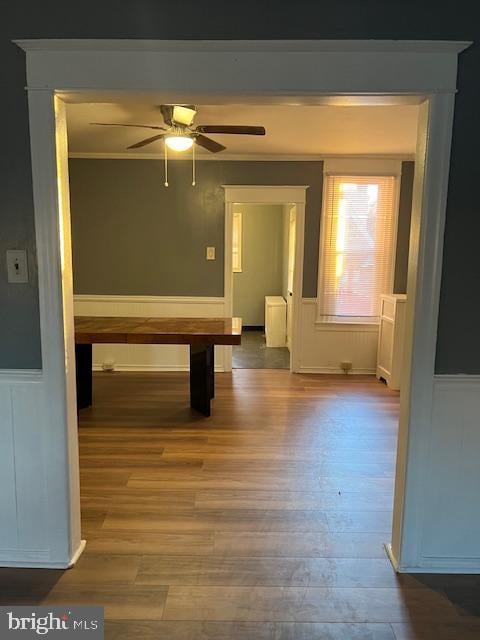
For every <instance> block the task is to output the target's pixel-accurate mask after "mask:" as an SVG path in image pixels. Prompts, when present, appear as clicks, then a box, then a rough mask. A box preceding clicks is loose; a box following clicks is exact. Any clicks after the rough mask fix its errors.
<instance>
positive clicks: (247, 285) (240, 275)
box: [232, 203, 296, 369]
mask: <svg viewBox="0 0 480 640" xmlns="http://www.w3.org/2000/svg"><path fill="white" fill-rule="evenodd" d="M295 210H296V206H295V205H294V204H288V203H287V204H283V205H282V204H245V203H235V204H234V209H233V214H232V225H233V229H232V270H233V290H232V292H233V315H234V316H235V317H239V318H241V319H242V328H243V337H242V344H240V345H238V346H235V347H233V361H232V367H233V369H290V348H291V343H292V327H293V321H292V297H293V288H294V287H293V271H294V265H295V220H296V214H295Z"/></svg>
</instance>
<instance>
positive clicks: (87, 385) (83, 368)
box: [75, 344, 92, 409]
mask: <svg viewBox="0 0 480 640" xmlns="http://www.w3.org/2000/svg"><path fill="white" fill-rule="evenodd" d="M75 370H76V374H77V409H85V408H86V407H89V406H90V405H91V404H92V345H91V344H76V345H75Z"/></svg>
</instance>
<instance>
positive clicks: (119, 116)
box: [67, 102, 418, 159]
mask: <svg viewBox="0 0 480 640" xmlns="http://www.w3.org/2000/svg"><path fill="white" fill-rule="evenodd" d="M197 109H198V113H197V117H196V120H195V124H242V125H263V126H264V127H265V128H266V130H267V135H266V136H264V137H263V136H262V137H260V136H238V135H212V136H211V137H212V138H214V139H215V140H218V142H221V143H222V144H224V145H225V146H226V147H227V150H226V151H223V152H222V153H219V154H216V158H218V159H220V158H221V157H222V156H223V157H225V156H229V157H230V156H232V155H233V156H242V155H252V154H253V155H258V156H265V155H266V156H272V155H287V156H308V155H312V156H318V155H320V156H321V155H344V154H348V155H401V156H411V155H413V154H414V153H415V143H416V130H417V119H418V106H417V105H395V106H340V107H339V106H325V105H321V106H319V105H315V106H312V105H308V106H291V105H265V104H263V105H252V104H248V105H218V106H217V105H216V106H211V105H202V106H199V107H197ZM67 113H68V134H69V150H70V153H72V154H74V155H76V154H98V155H99V156H102V155H122V156H124V157H125V156H126V155H127V156H128V155H131V156H132V157H135V156H138V155H141V156H148V155H152V156H156V155H159V154H162V152H163V143H162V142H161V141H157V142H154V143H152V144H150V145H148V146H146V147H143V148H141V149H138V150H127V147H128V146H129V145H131V144H133V143H135V142H138V141H139V140H142V139H143V138H147V137H149V136H152V135H155V131H152V130H149V129H134V128H131V127H98V126H93V125H91V124H89V123H90V122H120V123H125V124H127V123H137V124H138V123H140V124H154V125H163V120H162V117H161V115H160V112H159V110H158V107H157V106H154V105H147V104H136V103H131V102H128V103H122V104H118V103H116V104H112V103H81V104H69V105H68V107H67ZM159 133H160V132H159ZM197 152H198V155H199V156H200V155H201V156H210V157H212V156H213V154H210V153H209V152H207V151H205V150H203V149H201V148H200V147H197ZM187 154H188V155H190V154H189V153H188V152H187ZM184 155H185V154H184Z"/></svg>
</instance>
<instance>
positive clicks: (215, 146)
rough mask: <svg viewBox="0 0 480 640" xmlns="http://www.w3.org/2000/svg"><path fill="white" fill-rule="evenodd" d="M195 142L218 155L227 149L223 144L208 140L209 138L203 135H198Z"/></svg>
mask: <svg viewBox="0 0 480 640" xmlns="http://www.w3.org/2000/svg"><path fill="white" fill-rule="evenodd" d="M195 142H196V143H197V144H198V145H199V146H200V147H203V148H204V149H206V150H207V151H211V152H212V153H218V152H219V151H223V150H224V149H226V148H227V147H224V146H223V144H220V143H219V142H217V141H216V140H212V139H211V138H207V136H202V134H198V135H196V136H195Z"/></svg>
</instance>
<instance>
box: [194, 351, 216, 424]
mask: <svg viewBox="0 0 480 640" xmlns="http://www.w3.org/2000/svg"><path fill="white" fill-rule="evenodd" d="M214 387H215V380H214V346H213V344H192V345H190V406H191V407H192V409H196V410H197V411H200V413H203V415H205V416H209V415H210V400H211V399H212V398H213V397H214V395H215V389H214Z"/></svg>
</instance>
